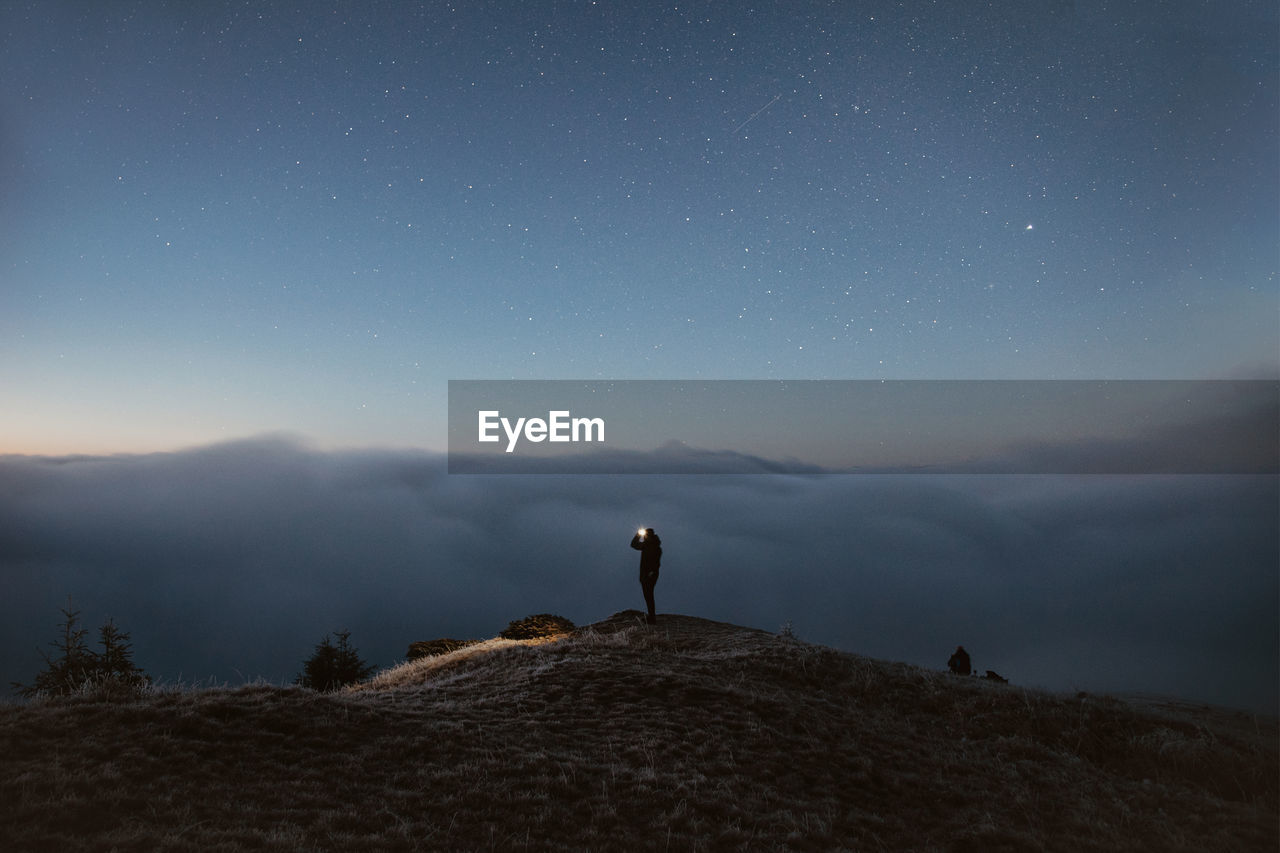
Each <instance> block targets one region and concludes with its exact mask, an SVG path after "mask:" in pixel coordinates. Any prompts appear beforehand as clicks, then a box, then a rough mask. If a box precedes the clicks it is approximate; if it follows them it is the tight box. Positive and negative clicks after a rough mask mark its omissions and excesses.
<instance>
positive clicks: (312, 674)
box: [294, 631, 376, 692]
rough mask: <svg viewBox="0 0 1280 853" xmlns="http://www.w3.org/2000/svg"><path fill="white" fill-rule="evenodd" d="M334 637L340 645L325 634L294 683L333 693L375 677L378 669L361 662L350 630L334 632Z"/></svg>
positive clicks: (304, 663)
mask: <svg viewBox="0 0 1280 853" xmlns="http://www.w3.org/2000/svg"><path fill="white" fill-rule="evenodd" d="M332 636H334V637H336V638H337V640H338V642H337V643H336V644H335V643H334V642H333V641H332V640H330V639H329V636H327V635H326V636H325V638H324V639H323V640H321V641H320V642H319V643H318V644H317V645H316V650H315V652H314V653H312V655H311V657H309V658H307V660H306V661H304V662H303V664H302V673H301V674H300V675H299V676H298V677H297V678H295V679H294V683H295V684H300V685H302V686H303V687H309V688H311V689H312V690H321V691H324V692H332V691H334V690H339V689H341V688H343V687H345V686H347V685H348V684H354V683H356V682H357V681H363V680H365V679H366V678H368V677H369V676H370V675H372V674H373V671H374V670H375V669H376V667H374V666H370V665H369V664H367V663H365V662H364V661H363V660H361V659H360V653H359V652H358V651H356V649H355V647H354V646H352V645H351V632H350V631H334V632H333V635H332Z"/></svg>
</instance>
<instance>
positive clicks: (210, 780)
mask: <svg viewBox="0 0 1280 853" xmlns="http://www.w3.org/2000/svg"><path fill="white" fill-rule="evenodd" d="M638 616H639V614H636V613H634V612H628V613H623V614H618V615H617V616H615V617H613V618H611V619H608V620H605V621H604V622H601V623H597V624H596V625H593V626H588V627H587V628H585V629H582V630H581V631H579V632H578V633H577V634H576V635H573V636H569V637H565V638H560V639H554V640H550V641H547V640H543V641H512V640H490V641H486V642H485V643H482V644H479V645H475V646H469V647H466V648H464V649H459V650H457V651H455V652H450V653H448V654H445V655H440V656H438V657H436V658H427V659H423V660H419V661H414V662H412V663H409V664H404V665H402V666H400V667H397V668H395V669H392V670H388V671H387V672H384V673H381V674H380V675H378V676H376V677H375V679H373V681H372V682H370V683H369V684H366V685H360V686H358V687H355V688H352V689H350V690H348V691H347V692H345V693H341V694H317V693H312V692H309V691H306V690H302V689H299V688H281V687H271V686H263V685H259V686H249V687H241V688H237V689H205V690H170V691H164V690H153V691H150V692H145V693H142V694H139V695H137V696H135V697H133V698H131V699H128V700H120V699H118V698H117V699H115V700H113V701H107V700H104V699H101V698H97V697H94V696H82V697H75V698H71V699H65V700H57V701H46V702H39V703H33V704H30V705H26V706H7V707H0V755H2V756H3V758H2V759H0V761H2V763H0V767H2V768H3V769H2V770H0V849H4V850H85V849H92V850H111V849H118V850H175V851H181V850H192V851H195V850H200V851H217V850H227V851H232V850H291V851H292V850H351V849H378V850H485V849H494V850H635V849H660V850H667V849H670V850H735V849H742V850H775V849H778V850H840V849H849V850H983V851H993V850H1019V851H1021V850H1162V851H1164V850H1170V851H1172V850H1186V851H1192V850H1195V851H1203V850H1275V849H1276V847H1277V842H1278V840H1280V839H1278V835H1280V830H1278V828H1277V827H1278V823H1277V796H1278V788H1277V782H1278V777H1280V764H1278V760H1277V736H1278V734H1277V723H1276V720H1274V719H1267V720H1261V719H1255V718H1253V717H1251V716H1246V715H1242V714H1234V713H1232V712H1223V711H1212V710H1208V709H1199V708H1187V707H1182V708H1166V709H1151V708H1142V707H1139V706H1137V705H1133V704H1127V703H1123V702H1120V701H1117V700H1112V699H1105V698H1096V697H1084V698H1080V697H1063V696H1055V695H1048V694H1042V693H1035V692H1031V691H1026V690H1022V689H1019V688H1017V687H1013V686H1006V685H998V684H990V683H984V682H981V681H979V680H976V679H961V678H954V677H951V676H948V675H944V674H942V673H937V672H931V671H927V670H922V669H918V668H915V667H909V666H905V665H900V664H890V663H885V662H880V661H873V660H870V659H867V658H862V657H858V656H856V655H850V654H844V653H840V652H836V651H833V650H831V649H826V648H822V647H817V646H812V645H808V644H805V643H801V642H797V641H795V640H791V639H785V638H779V637H776V636H773V635H770V634H767V633H764V632H760V631H753V630H749V629H744V628H738V627H735V626H731V625H723V624H719V623H714V622H708V621H705V620H699V619H693V618H690V617H680V616H663V617H660V622H659V624H658V625H657V626H656V627H654V628H646V627H645V626H643V625H642V624H640V622H641V620H640V619H639V618H638Z"/></svg>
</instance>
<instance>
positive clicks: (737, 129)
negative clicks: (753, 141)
mask: <svg viewBox="0 0 1280 853" xmlns="http://www.w3.org/2000/svg"><path fill="white" fill-rule="evenodd" d="M781 97H782V95H780V94H779V95H774V96H773V100H772V101H770V102H769V103H767V104H765V105H764V106H763V107H761V108H760V109H758V110H756V111H755V112H753V113H752V114H751V117H750V118H748V119H747V120H746V121H744V122H743V123H742V124H740V125H738V126H737V127H735V128H734V129H733V132H734V133H737V132H738V131H740V130H742V129H743V128H744V127H746V126H747V125H749V124H751V122H752V121H754V120H755V118H756V116H758V115H760V113H762V112H764V111H765V110H767V109H769V107H771V106H773V105H774V104H776V103H777V102H778V99H779V98H781Z"/></svg>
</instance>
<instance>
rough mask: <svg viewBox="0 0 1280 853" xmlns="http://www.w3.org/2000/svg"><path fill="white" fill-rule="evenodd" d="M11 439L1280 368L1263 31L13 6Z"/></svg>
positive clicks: (630, 11)
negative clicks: (549, 386)
mask: <svg viewBox="0 0 1280 853" xmlns="http://www.w3.org/2000/svg"><path fill="white" fill-rule="evenodd" d="M2 8H3V19H2V23H3V32H4V41H3V48H2V50H0V80H3V81H4V86H3V87H2V88H3V95H0V98H2V100H0V119H2V120H0V134H3V135H2V136H0V146H2V147H0V169H2V170H3V171H2V172H0V182H2V183H0V187H2V188H3V193H2V195H0V199H2V201H0V204H3V208H2V213H0V216H3V219H2V220H0V221H2V223H3V237H2V238H0V239H2V240H3V243H2V244H0V274H2V275H3V277H4V280H5V282H4V287H3V289H2V291H0V371H2V372H0V382H2V383H3V387H4V389H5V397H6V405H5V413H4V419H5V423H4V429H3V436H2V439H0V440H2V442H3V448H2V449H3V450H5V451H8V452H23V453H68V452H118V451H149V450H156V449H169V448H175V447H182V446H189V445H192V444H198V443H203V442H206V441H211V440H221V439H227V438H237V437H241V436H244V435H250V434H257V433H261V432H263V431H288V432H293V433H298V434H301V435H304V436H306V437H308V438H310V439H312V440H315V441H318V442H321V443H322V444H323V445H325V446H379V445H385V444H393V445H396V446H407V447H427V448H434V449H443V447H444V438H443V436H444V430H443V409H444V405H445V381H446V380H447V379H450V378H454V379H456V378H499V379H505V378H662V379H667V378H680V377H700V378H708V379H719V378H834V379H848V378H881V377H890V378H926V379H947V378H965V379H984V378H1033V379H1041V378H1043V379H1050V378H1055V379H1058V378H1085V379H1094V378H1179V379H1181V378H1217V377H1220V376H1257V375H1264V376H1270V375H1272V374H1273V373H1274V366H1275V363H1276V361H1277V349H1278V347H1280V343H1278V339H1280V334H1278V331H1277V326H1278V325H1280V319H1278V316H1280V314H1278V307H1277V306H1278V303H1280V300H1278V297H1277V282H1276V270H1277V254H1278V252H1277V197H1278V195H1277V160H1278V158H1277V147H1276V124H1277V79H1276V76H1277V74H1276V72H1277V61H1276V55H1277V38H1276V30H1277V21H1276V18H1277V16H1276V10H1275V8H1274V6H1273V4H1269V3H1232V4H1230V6H1229V7H1227V8H1224V7H1222V6H1221V5H1220V4H1203V3H1171V4H1163V5H1162V6H1161V9H1160V13H1159V14H1158V15H1152V14H1151V13H1150V10H1149V9H1147V8H1146V7H1143V6H1141V5H1128V4H1118V5H1115V6H1112V7H1109V8H1102V7H1096V8H1095V7H1094V4H1070V3H1063V4H1051V3H1046V4H1034V5H1032V6H1028V5H1027V4H1025V3H1014V2H1010V3H995V4H989V5H987V6H985V7H980V6H978V5H977V4H963V7H962V6H959V5H957V4H950V3H937V4H934V3H903V4H898V3H894V4H882V3H786V4H758V5H756V6H754V8H753V6H751V5H748V4H741V3H692V4H688V5H685V4H680V5H677V6H672V5H663V6H655V5H651V4H634V3H620V2H613V3H604V2H600V3H490V4H485V3H465V4H457V5H454V6H449V5H446V4H436V3H431V4H411V3H400V2H397V3H350V4H347V3H343V4H336V5H335V4H327V3H308V4H303V5H301V6H298V7H293V8H290V7H287V6H285V5H284V4H279V3H270V4H258V3H199V4H172V3H146V2H143V3H110V4H101V3H56V2H40V3H33V4H22V3H5V4H3V7H2Z"/></svg>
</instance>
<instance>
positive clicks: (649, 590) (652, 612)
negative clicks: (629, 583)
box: [640, 575, 658, 625]
mask: <svg viewBox="0 0 1280 853" xmlns="http://www.w3.org/2000/svg"><path fill="white" fill-rule="evenodd" d="M657 582H658V579H657V578H656V577H653V576H649V575H646V576H645V577H642V578H641V579H640V587H641V589H643V590H644V603H645V606H646V607H648V608H649V618H648V622H649V624H650V625H652V624H653V623H654V622H657V621H658V613H657V609H656V608H655V606H654V603H653V586H654V584H656V583H657Z"/></svg>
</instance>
